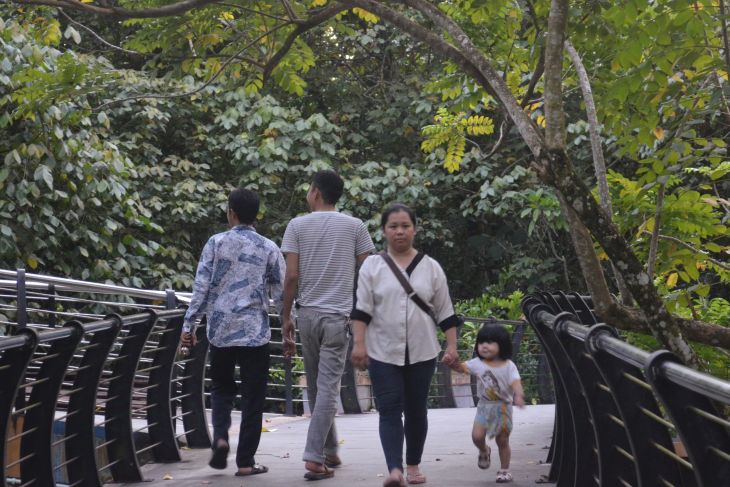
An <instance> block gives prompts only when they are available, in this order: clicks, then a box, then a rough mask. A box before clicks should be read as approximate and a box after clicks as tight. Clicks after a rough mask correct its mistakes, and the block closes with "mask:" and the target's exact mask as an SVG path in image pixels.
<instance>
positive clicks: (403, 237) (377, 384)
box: [351, 204, 459, 487]
mask: <svg viewBox="0 0 730 487" xmlns="http://www.w3.org/2000/svg"><path fill="white" fill-rule="evenodd" d="M381 225H382V227H383V232H384V235H385V239H386V241H387V244H388V250H387V254H386V255H383V254H378V255H372V256H370V257H368V258H367V259H366V260H365V262H364V263H363V265H362V268H361V269H360V272H359V275H358V283H357V292H356V302H355V307H354V309H353V312H352V316H351V318H352V325H353V335H354V345H353V349H352V362H353V364H354V365H355V366H356V367H360V368H365V367H367V368H368V370H369V371H370V379H371V381H372V384H373V391H374V393H375V402H376V405H377V408H378V412H379V413H380V426H379V430H380V442H381V444H382V446H383V452H384V453H385V460H386V463H387V465H388V471H389V475H388V477H387V478H386V480H385V482H384V483H383V486H384V487H399V486H403V485H405V481H406V480H407V481H408V483H409V484H422V483H425V482H426V477H425V476H424V475H423V474H422V473H421V471H420V468H419V464H420V463H421V455H422V453H423V445H424V443H425V441H426V433H427V431H428V418H427V413H428V402H427V401H428V390H429V387H430V385H431V379H432V377H433V373H434V370H435V368H436V359H437V357H438V355H439V353H440V352H441V346H440V344H439V342H438V338H437V333H436V327H437V326H438V327H440V328H441V329H442V330H443V331H444V333H445V335H446V343H447V345H446V351H445V352H444V357H443V362H444V363H446V364H447V365H449V364H451V363H452V362H454V361H455V360H456V359H457V354H456V330H457V328H456V327H457V325H458V323H459V322H458V319H457V317H456V315H455V314H454V307H453V305H452V303H451V298H450V297H449V289H448V285H447V283H446V276H445V274H444V271H443V270H442V269H441V266H440V265H439V264H438V262H436V261H435V260H434V259H432V258H430V257H428V256H427V255H425V254H423V253H421V252H418V251H417V250H416V249H415V248H414V247H413V239H414V237H415V235H416V215H415V213H414V211H413V210H412V209H410V208H409V207H407V206H405V205H402V204H395V205H392V206H391V207H389V208H388V209H387V210H386V211H385V212H384V213H383V215H382V218H381ZM387 258H390V259H392V262H394V263H395V268H393V267H391V265H392V264H389V263H388V262H387V260H386V259H387ZM396 272H398V273H400V274H401V276H402V279H399V278H398V277H397V276H396ZM403 280H405V281H406V282H401V281H403ZM404 285H405V287H404ZM408 285H410V287H412V290H413V291H415V295H417V296H416V297H415V299H414V295H413V294H412V293H411V295H410V296H409V293H407V292H406V287H408ZM419 299H420V301H421V302H420V303H417V301H418V300H419ZM401 416H403V419H401ZM404 438H405V442H406V469H405V478H404V476H403V473H404V469H403V440H404Z"/></svg>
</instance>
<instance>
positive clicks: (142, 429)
mask: <svg viewBox="0 0 730 487" xmlns="http://www.w3.org/2000/svg"><path fill="white" fill-rule="evenodd" d="M158 424H160V423H159V422H158V421H155V422H154V423H149V424H147V425H146V426H142V427H140V428H137V429H136V430H132V433H139V432H140V431H144V430H146V429H149V428H151V427H152V426H157V425H158Z"/></svg>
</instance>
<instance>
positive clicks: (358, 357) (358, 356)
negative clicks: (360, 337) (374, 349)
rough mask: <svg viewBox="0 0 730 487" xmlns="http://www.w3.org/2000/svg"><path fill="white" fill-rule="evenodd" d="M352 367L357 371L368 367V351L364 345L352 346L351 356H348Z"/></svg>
mask: <svg viewBox="0 0 730 487" xmlns="http://www.w3.org/2000/svg"><path fill="white" fill-rule="evenodd" d="M350 360H352V365H353V366H355V367H356V368H358V369H363V370H364V369H366V368H367V367H368V362H369V360H368V351H367V349H366V348H365V344H364V343H361V344H355V345H353V346H352V354H351V355H350Z"/></svg>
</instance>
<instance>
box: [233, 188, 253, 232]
mask: <svg viewBox="0 0 730 487" xmlns="http://www.w3.org/2000/svg"><path fill="white" fill-rule="evenodd" d="M228 208H230V209H231V210H233V213H235V214H236V216H237V217H238V221H240V222H241V223H243V224H244V225H251V224H252V223H253V222H254V221H255V220H256V215H257V214H258V212H259V195H257V194H256V193H254V192H253V191H251V190H250V189H242V188H238V189H234V190H233V191H231V194H230V195H229V196H228Z"/></svg>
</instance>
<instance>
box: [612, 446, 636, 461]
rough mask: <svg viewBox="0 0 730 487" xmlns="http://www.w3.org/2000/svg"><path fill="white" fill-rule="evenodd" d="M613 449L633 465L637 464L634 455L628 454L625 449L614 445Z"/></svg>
mask: <svg viewBox="0 0 730 487" xmlns="http://www.w3.org/2000/svg"><path fill="white" fill-rule="evenodd" d="M613 447H614V449H615V450H616V451H617V452H619V453H620V454H621V455H623V456H624V457H626V458H627V459H628V460H629V461H630V462H632V463H633V462H635V461H636V459H635V458H634V456H633V455H632V454H631V453H629V452H627V451H626V450H624V449H623V448H621V447H620V446H618V445H613Z"/></svg>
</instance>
